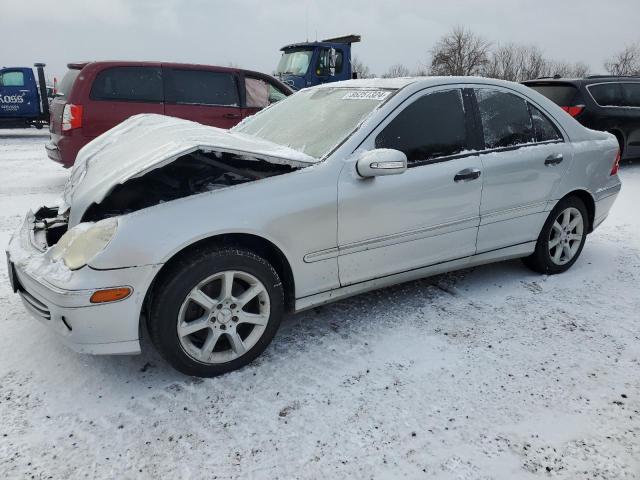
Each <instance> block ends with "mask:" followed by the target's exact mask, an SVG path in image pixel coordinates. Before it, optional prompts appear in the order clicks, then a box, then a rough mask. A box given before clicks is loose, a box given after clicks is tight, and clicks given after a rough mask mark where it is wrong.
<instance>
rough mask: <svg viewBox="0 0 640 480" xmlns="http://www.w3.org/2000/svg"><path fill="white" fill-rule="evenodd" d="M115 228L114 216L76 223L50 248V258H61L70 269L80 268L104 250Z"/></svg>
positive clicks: (116, 224)
mask: <svg viewBox="0 0 640 480" xmlns="http://www.w3.org/2000/svg"><path fill="white" fill-rule="evenodd" d="M117 228H118V220H116V219H115V218H108V219H106V220H101V221H99V222H97V223H81V224H79V225H76V226H75V227H73V228H72V229H71V230H68V231H67V232H66V233H65V234H64V235H63V236H62V237H61V238H60V240H59V241H58V243H57V244H56V245H55V246H54V247H52V248H51V250H50V251H49V254H50V256H51V259H52V260H54V261H56V260H60V259H61V260H62V261H63V262H64V264H65V265H66V266H67V268H69V269H70V270H77V269H79V268H82V267H84V266H85V265H86V264H87V263H89V262H90V261H91V260H93V258H94V257H95V256H96V255H98V254H99V253H100V252H101V251H102V250H104V248H105V247H106V246H107V245H108V244H109V241H110V240H111V238H112V237H113V235H114V234H115V233H116V229H117Z"/></svg>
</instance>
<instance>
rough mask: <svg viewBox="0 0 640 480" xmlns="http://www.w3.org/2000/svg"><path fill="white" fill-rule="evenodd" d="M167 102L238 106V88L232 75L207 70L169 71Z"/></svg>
mask: <svg viewBox="0 0 640 480" xmlns="http://www.w3.org/2000/svg"><path fill="white" fill-rule="evenodd" d="M166 99H167V102H170V103H181V104H188V105H223V106H238V105H239V104H240V101H239V99H238V86H237V84H236V79H235V76H234V75H233V74H232V73H226V72H213V71H207V70H177V69H172V70H171V77H170V79H169V80H168V82H167V92H166Z"/></svg>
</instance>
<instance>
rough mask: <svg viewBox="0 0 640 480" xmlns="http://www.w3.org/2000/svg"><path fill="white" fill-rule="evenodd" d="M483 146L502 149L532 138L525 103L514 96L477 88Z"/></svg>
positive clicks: (529, 118)
mask: <svg viewBox="0 0 640 480" xmlns="http://www.w3.org/2000/svg"><path fill="white" fill-rule="evenodd" d="M476 98H477V100H478V108H479V110H480V118H481V121H482V131H483V133H484V143H485V148H503V147H511V146H515V145H521V144H524V143H530V142H533V141H534V131H533V124H532V122H531V116H530V115H529V109H528V108H527V103H526V102H525V101H524V100H523V99H522V98H520V97H518V96H517V95H514V94H512V93H506V92H501V91H499V90H493V89H489V88H480V89H477V90H476Z"/></svg>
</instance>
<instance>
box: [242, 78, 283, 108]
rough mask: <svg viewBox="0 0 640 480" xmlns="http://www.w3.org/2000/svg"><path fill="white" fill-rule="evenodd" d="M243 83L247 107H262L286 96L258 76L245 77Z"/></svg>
mask: <svg viewBox="0 0 640 480" xmlns="http://www.w3.org/2000/svg"><path fill="white" fill-rule="evenodd" d="M244 84H245V92H246V97H247V107H249V108H264V107H267V106H269V105H271V104H272V103H275V102H279V101H280V100H282V99H284V98H286V97H287V96H286V95H285V94H284V93H283V92H281V91H280V90H278V89H277V88H276V87H274V86H273V85H272V84H271V83H268V82H266V81H265V80H262V79H259V78H252V77H245V80H244Z"/></svg>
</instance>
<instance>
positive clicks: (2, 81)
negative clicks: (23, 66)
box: [0, 72, 24, 87]
mask: <svg viewBox="0 0 640 480" xmlns="http://www.w3.org/2000/svg"><path fill="white" fill-rule="evenodd" d="M0 87H24V72H4V73H0Z"/></svg>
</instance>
